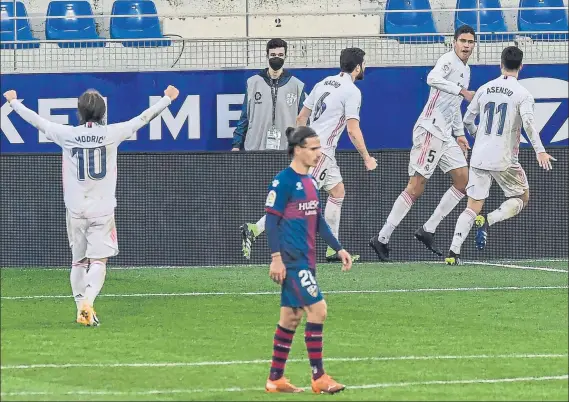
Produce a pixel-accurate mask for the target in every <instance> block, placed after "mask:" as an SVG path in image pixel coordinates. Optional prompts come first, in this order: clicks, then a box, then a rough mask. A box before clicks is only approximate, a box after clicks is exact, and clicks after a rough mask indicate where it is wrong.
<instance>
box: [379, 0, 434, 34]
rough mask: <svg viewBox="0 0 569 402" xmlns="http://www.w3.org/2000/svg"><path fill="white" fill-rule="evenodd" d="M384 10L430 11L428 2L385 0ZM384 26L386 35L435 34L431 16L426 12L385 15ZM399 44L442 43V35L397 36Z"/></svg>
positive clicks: (421, 0)
mask: <svg viewBox="0 0 569 402" xmlns="http://www.w3.org/2000/svg"><path fill="white" fill-rule="evenodd" d="M385 9H386V10H431V5H430V4H429V0H387V5H386V6H385ZM384 26H385V33H386V34H419V33H434V34H436V33H437V29H436V28H435V21H434V20H433V14H432V13H431V12H430V11H428V12H415V13H414V12H405V13H385V16H384ZM395 38H396V39H397V40H399V41H400V42H405V43H421V42H423V43H424V42H437V43H439V42H444V36H442V35H428V36H405V35H401V36H397V37H395Z"/></svg>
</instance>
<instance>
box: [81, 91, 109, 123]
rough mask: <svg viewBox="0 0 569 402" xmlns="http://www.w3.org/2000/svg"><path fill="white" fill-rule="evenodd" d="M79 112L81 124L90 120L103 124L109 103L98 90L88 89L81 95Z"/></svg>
mask: <svg viewBox="0 0 569 402" xmlns="http://www.w3.org/2000/svg"><path fill="white" fill-rule="evenodd" d="M77 114H78V116H79V124H81V125H82V124H85V123H88V122H93V123H98V124H103V123H104V121H105V115H106V114H107V105H105V100H104V99H103V97H102V96H101V94H100V93H99V92H98V91H97V90H95V89H88V90H87V91H85V92H83V94H82V95H81V96H80V97H79V100H78V102H77Z"/></svg>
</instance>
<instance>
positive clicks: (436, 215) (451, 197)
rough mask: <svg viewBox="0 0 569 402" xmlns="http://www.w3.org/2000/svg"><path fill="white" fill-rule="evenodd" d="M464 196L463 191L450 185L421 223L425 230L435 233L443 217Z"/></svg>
mask: <svg viewBox="0 0 569 402" xmlns="http://www.w3.org/2000/svg"><path fill="white" fill-rule="evenodd" d="M463 198H464V193H461V192H460V191H458V190H457V189H456V188H454V186H451V187H450V188H449V189H448V190H447V191H446V193H445V194H444V195H443V198H441V201H440V202H439V205H437V208H436V209H435V211H434V212H433V214H432V215H431V217H430V218H429V220H428V221H427V222H426V223H425V224H424V225H423V229H424V230H425V232H429V233H435V231H436V230H437V227H438V226H439V224H440V223H441V222H442V220H443V219H444V218H446V216H447V215H448V214H449V213H450V212H451V211H452V210H453V209H454V208H455V207H456V206H457V205H458V203H459V202H460V200H462V199H463Z"/></svg>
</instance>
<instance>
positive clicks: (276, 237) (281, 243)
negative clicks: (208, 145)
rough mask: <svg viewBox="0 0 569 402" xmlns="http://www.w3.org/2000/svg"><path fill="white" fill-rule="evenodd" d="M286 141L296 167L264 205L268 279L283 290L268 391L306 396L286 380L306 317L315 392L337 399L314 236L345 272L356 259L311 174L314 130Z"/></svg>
mask: <svg viewBox="0 0 569 402" xmlns="http://www.w3.org/2000/svg"><path fill="white" fill-rule="evenodd" d="M286 136H287V139H288V153H289V155H291V156H292V162H291V164H290V166H289V167H288V168H286V169H285V170H283V171H281V172H280V173H279V174H277V175H276V176H275V179H274V180H273V181H272V183H271V184H270V185H269V193H268V195H267V200H266V203H265V207H266V212H267V223H266V227H267V237H268V240H269V248H270V251H271V256H272V262H271V265H270V269H269V276H270V277H271V279H272V280H273V281H275V282H276V283H278V284H280V285H281V310H280V319H279V323H278V325H277V329H276V331H275V336H274V342H273V359H272V363H271V369H270V374H269V378H268V379H267V383H266V386H265V389H266V391H267V392H302V391H303V389H302V388H298V387H295V386H294V385H292V384H291V383H290V382H289V380H288V379H287V378H286V377H284V369H285V365H286V361H287V358H288V354H289V352H290V347H291V344H292V340H293V338H294V333H295V331H296V328H297V327H298V325H299V324H300V321H301V320H302V317H303V315H304V313H306V327H305V332H304V340H305V343H306V348H307V351H308V358H309V360H310V366H311V369H312V391H313V392H315V393H319V394H320V393H326V394H334V393H336V392H339V391H342V390H343V389H344V388H345V386H344V385H342V384H339V383H337V382H336V381H334V380H333V379H332V378H331V377H330V376H329V375H328V374H326V373H325V371H324V367H323V364H322V332H323V327H324V320H325V319H326V314H327V306H326V301H325V300H324V299H323V297H322V293H321V292H320V288H319V287H318V283H317V282H316V234H317V233H318V234H320V236H321V237H322V238H323V239H324V240H325V241H326V243H327V244H328V245H329V246H330V247H332V248H333V249H334V250H335V252H337V253H338V256H339V258H340V259H341V261H342V264H343V266H342V270H343V271H347V270H349V269H350V268H351V266H352V259H351V257H350V254H348V252H347V251H346V250H344V249H343V248H342V246H341V245H340V243H339V242H338V240H337V238H336V237H335V236H334V234H333V233H332V231H331V230H330V227H329V226H328V224H327V223H326V220H325V219H324V217H323V216H322V213H321V208H320V206H319V198H318V190H317V187H316V182H315V180H314V178H313V177H312V176H311V175H310V174H309V173H308V171H309V169H310V168H311V167H314V166H316V164H317V163H318V161H319V159H320V154H321V151H320V139H319V138H318V135H317V134H316V132H315V131H314V130H313V129H312V128H310V127H298V128H296V129H295V128H292V127H289V128H288V129H287V131H286Z"/></svg>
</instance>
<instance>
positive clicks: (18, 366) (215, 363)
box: [0, 353, 569, 370]
mask: <svg viewBox="0 0 569 402" xmlns="http://www.w3.org/2000/svg"><path fill="white" fill-rule="evenodd" d="M568 357H569V356H568V355H567V354H558V353H557V354H535V353H534V354H531V353H530V354H527V353H525V354H511V355H470V356H469V355H466V356H460V355H456V356H453V355H439V356H379V357H373V356H371V357H327V358H326V361H327V362H365V361H374V362H382V361H406V360H414V361H419V360H479V359H557V358H568ZM270 362H271V361H270V360H263V359H257V360H229V361H209V362H208V361H205V362H162V363H62V364H16V365H6V366H0V369H1V370H27V369H44V368H53V369H61V368H79V367H97V368H111V367H143V368H148V367H202V366H235V365H252V364H269V363H270ZM288 362H289V363H299V362H307V360H306V359H289V360H288Z"/></svg>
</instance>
